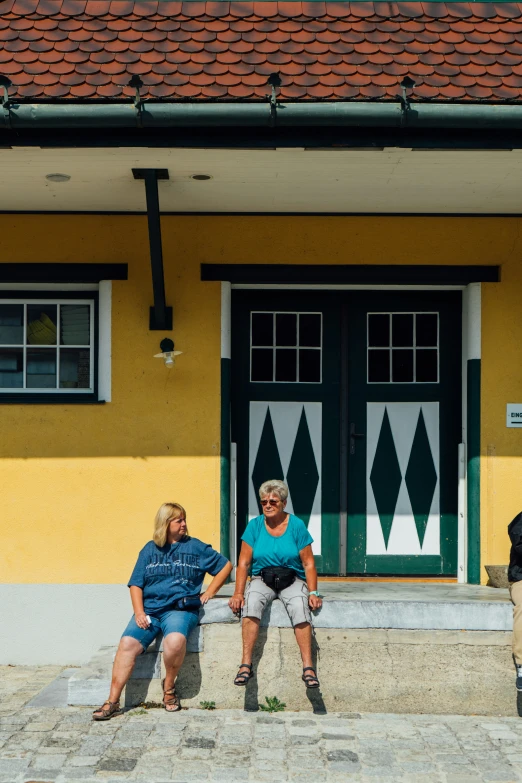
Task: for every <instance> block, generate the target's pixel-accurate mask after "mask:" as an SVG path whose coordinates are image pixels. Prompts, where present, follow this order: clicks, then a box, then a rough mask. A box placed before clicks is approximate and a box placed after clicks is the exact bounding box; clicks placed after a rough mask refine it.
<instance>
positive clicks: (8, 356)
mask: <svg viewBox="0 0 522 783" xmlns="http://www.w3.org/2000/svg"><path fill="white" fill-rule="evenodd" d="M23 368H24V353H23V350H22V348H0V388H2V389H21V388H22V387H23V385H24V373H23Z"/></svg>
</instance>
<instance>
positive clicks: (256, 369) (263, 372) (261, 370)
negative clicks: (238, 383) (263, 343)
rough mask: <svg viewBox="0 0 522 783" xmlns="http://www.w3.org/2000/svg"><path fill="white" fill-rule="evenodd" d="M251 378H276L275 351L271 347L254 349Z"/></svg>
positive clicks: (269, 379)
mask: <svg viewBox="0 0 522 783" xmlns="http://www.w3.org/2000/svg"><path fill="white" fill-rule="evenodd" d="M251 378H252V380H253V381H257V382H267V381H273V380H274V352H273V351H272V349H271V348H254V349H253V350H252V370H251Z"/></svg>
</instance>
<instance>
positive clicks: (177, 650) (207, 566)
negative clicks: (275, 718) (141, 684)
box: [93, 503, 232, 720]
mask: <svg viewBox="0 0 522 783" xmlns="http://www.w3.org/2000/svg"><path fill="white" fill-rule="evenodd" d="M231 571H232V564H231V563H230V562H229V561H228V560H227V559H226V557H223V555H220V554H219V552H216V551H215V549H212V547H211V546H210V544H205V543H203V541H200V540H199V539H197V538H192V537H191V536H189V534H188V530H187V515H186V513H185V509H184V508H183V506H180V505H179V504H178V503H163V505H162V506H161V508H160V509H159V511H158V513H157V514H156V520H155V526H154V535H153V538H152V541H149V543H148V544H145V546H144V547H143V549H142V550H141V552H140V554H139V556H138V561H137V563H136V565H135V566H134V571H133V572H132V575H131V578H130V580H129V587H130V596H131V601H132V608H133V609H134V615H133V616H132V618H131V620H130V622H129V624H128V626H127V628H126V629H125V631H124V632H123V636H122V638H121V640H120V644H119V647H118V651H117V653H116V657H115V659H114V666H113V669H112V682H111V690H110V694H109V698H108V699H107V701H106V702H104V704H102V706H101V707H100V708H99V709H98V710H96V711H95V712H94V713H93V720H110V719H111V718H113V717H114V716H115V715H119V714H120V713H121V712H122V710H121V709H120V696H121V692H122V690H123V688H124V686H125V684H126V683H127V681H128V679H129V677H130V675H131V672H132V669H133V667H134V663H135V661H136V658H137V657H138V655H140V653H142V652H144V650H146V649H147V647H148V646H149V644H151V643H152V642H153V641H154V639H155V638H156V636H157V635H158V634H159V633H162V634H163V662H164V663H165V669H166V674H165V679H164V681H163V706H164V707H165V709H166V710H167V711H168V712H178V710H180V709H181V705H180V703H179V697H178V695H177V693H176V689H175V686H174V683H175V681H176V677H177V674H178V671H179V669H180V667H181V664H182V663H183V659H184V658H185V651H186V648H187V637H188V636H189V634H190V632H191V631H192V630H193V629H194V628H195V627H196V625H197V624H198V614H199V607H200V606H201V605H202V604H206V603H207V601H208V600H209V598H213V596H215V595H216V593H217V592H218V590H219V589H220V588H221V587H222V585H223V584H224V583H225V581H226V579H227V577H228V575H229V574H230V572H231ZM206 573H209V574H211V575H212V576H213V577H214V579H213V580H212V582H211V583H210V584H209V586H208V587H207V589H206V591H205V592H204V593H203V595H201V596H200V592H201V587H202V585H203V579H204V577H205V574H206Z"/></svg>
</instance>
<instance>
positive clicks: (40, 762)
mask: <svg viewBox="0 0 522 783" xmlns="http://www.w3.org/2000/svg"><path fill="white" fill-rule="evenodd" d="M66 761H67V756H66V755H65V754H61V755H57V754H53V755H51V756H41V755H38V756H37V757H36V758H35V759H34V760H33V762H32V764H31V767H32V768H34V769H45V770H48V769H60V768H61V767H63V765H64V764H65V762H66Z"/></svg>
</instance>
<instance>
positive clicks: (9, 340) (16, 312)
mask: <svg viewBox="0 0 522 783" xmlns="http://www.w3.org/2000/svg"><path fill="white" fill-rule="evenodd" d="M23 341H24V306H23V304H14V305H11V304H3V305H0V345H22V343H23Z"/></svg>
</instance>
